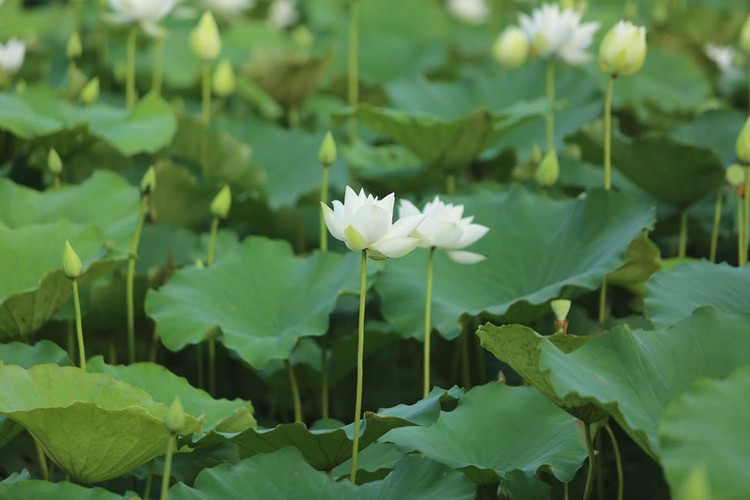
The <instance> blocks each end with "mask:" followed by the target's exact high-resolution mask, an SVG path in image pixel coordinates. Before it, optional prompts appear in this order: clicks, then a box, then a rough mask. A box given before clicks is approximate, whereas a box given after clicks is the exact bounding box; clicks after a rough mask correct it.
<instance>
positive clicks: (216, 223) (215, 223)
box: [206, 217, 219, 267]
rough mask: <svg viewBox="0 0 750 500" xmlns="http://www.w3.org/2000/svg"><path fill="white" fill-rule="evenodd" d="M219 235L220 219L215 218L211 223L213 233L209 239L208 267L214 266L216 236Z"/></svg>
mask: <svg viewBox="0 0 750 500" xmlns="http://www.w3.org/2000/svg"><path fill="white" fill-rule="evenodd" d="M218 233H219V218H218V217H214V220H213V221H212V222H211V233H210V235H209V237H208V260H207V261H206V265H207V266H208V267H211V266H213V265H214V261H215V258H216V235H217V234H218Z"/></svg>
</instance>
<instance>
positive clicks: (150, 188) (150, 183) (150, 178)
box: [141, 167, 156, 196]
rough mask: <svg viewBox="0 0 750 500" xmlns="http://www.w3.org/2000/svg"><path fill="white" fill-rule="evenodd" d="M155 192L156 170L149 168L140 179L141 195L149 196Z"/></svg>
mask: <svg viewBox="0 0 750 500" xmlns="http://www.w3.org/2000/svg"><path fill="white" fill-rule="evenodd" d="M155 190H156V170H154V167H149V169H148V170H146V173H145V174H143V178H142V179H141V195H142V196H149V195H150V194H152V193H153V192H154V191H155Z"/></svg>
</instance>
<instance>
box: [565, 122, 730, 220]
mask: <svg viewBox="0 0 750 500" xmlns="http://www.w3.org/2000/svg"><path fill="white" fill-rule="evenodd" d="M576 137H577V138H579V139H580V141H581V144H582V146H583V149H584V158H585V159H587V160H588V161H591V162H593V163H595V164H601V158H603V155H604V152H603V151H604V150H603V141H604V132H603V130H602V129H601V127H598V126H597V127H590V128H588V129H587V130H586V131H585V132H584V133H581V134H578V135H577V136H576ZM612 165H613V166H614V167H615V168H617V169H618V170H619V171H620V172H622V173H623V174H624V175H625V177H627V178H628V179H629V180H630V181H631V182H633V183H634V184H636V185H637V186H638V187H639V188H641V189H643V190H644V191H645V192H646V193H648V194H650V195H651V196H654V197H656V198H657V199H659V200H661V201H664V202H666V203H669V204H670V205H673V206H674V207H676V208H678V209H681V210H683V209H686V208H688V207H689V206H690V205H692V204H694V203H696V202H698V201H700V200H701V199H703V198H704V197H705V196H706V195H708V194H709V193H714V192H716V190H717V189H718V188H719V187H720V186H721V185H722V183H723V182H724V167H723V166H722V162H721V158H719V155H718V153H717V152H716V151H715V150H711V149H706V148H703V147H700V146H696V145H694V144H689V143H686V142H681V141H680V140H678V139H675V138H674V137H673V136H670V135H666V134H664V133H661V132H649V133H647V134H645V135H643V136H641V137H639V138H637V139H628V138H626V137H624V136H622V135H619V134H615V135H614V137H612Z"/></svg>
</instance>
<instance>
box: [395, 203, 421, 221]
mask: <svg viewBox="0 0 750 500" xmlns="http://www.w3.org/2000/svg"><path fill="white" fill-rule="evenodd" d="M412 215H422V212H420V211H419V209H418V208H417V207H416V205H414V203H412V202H410V201H409V200H401V201H399V204H398V216H399V217H400V218H403V217H409V216H412Z"/></svg>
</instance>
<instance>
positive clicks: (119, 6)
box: [107, 0, 177, 36]
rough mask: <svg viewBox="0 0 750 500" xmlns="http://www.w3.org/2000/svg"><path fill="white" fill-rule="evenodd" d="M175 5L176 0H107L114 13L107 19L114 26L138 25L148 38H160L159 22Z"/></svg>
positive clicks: (161, 31) (161, 32)
mask: <svg viewBox="0 0 750 500" xmlns="http://www.w3.org/2000/svg"><path fill="white" fill-rule="evenodd" d="M175 5H177V0H159V1H158V2H157V1H154V0H109V6H110V7H111V8H112V10H113V11H114V12H112V13H110V14H109V16H107V19H108V20H109V21H111V22H113V23H115V24H135V23H137V24H139V25H140V26H141V27H142V28H143V31H145V32H146V34H148V35H150V36H161V35H162V34H163V33H164V30H163V29H162V28H161V27H159V21H161V20H162V19H164V17H166V16H167V14H169V13H170V12H171V11H172V9H174V7H175Z"/></svg>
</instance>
